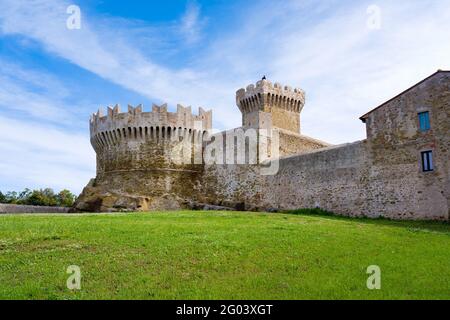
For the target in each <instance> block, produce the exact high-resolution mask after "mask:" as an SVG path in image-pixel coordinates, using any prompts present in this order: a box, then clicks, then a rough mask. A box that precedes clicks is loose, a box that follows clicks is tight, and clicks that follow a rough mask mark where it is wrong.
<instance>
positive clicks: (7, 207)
mask: <svg viewBox="0 0 450 320" xmlns="http://www.w3.org/2000/svg"><path fill="white" fill-rule="evenodd" d="M69 209H70V208H66V207H44V206H26V205H17V204H5V203H0V214H4V213H67V212H69Z"/></svg>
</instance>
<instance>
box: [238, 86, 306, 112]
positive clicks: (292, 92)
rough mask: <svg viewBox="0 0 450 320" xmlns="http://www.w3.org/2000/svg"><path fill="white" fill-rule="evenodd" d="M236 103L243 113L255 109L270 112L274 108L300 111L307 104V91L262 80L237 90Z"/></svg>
mask: <svg viewBox="0 0 450 320" xmlns="http://www.w3.org/2000/svg"><path fill="white" fill-rule="evenodd" d="M236 104H237V106H238V107H239V110H241V112H242V113H249V112H253V111H258V110H259V111H266V112H269V111H270V110H271V109H272V108H280V109H284V110H287V111H292V112H297V113H300V112H301V110H302V108H303V106H304V104H305V92H304V91H303V90H302V89H298V88H294V89H293V88H292V87H290V86H282V85H281V84H279V83H277V82H276V83H275V84H272V82H270V81H268V80H260V81H258V82H257V83H256V85H254V84H250V85H248V86H247V88H246V89H243V88H242V89H239V90H238V91H237V92H236Z"/></svg>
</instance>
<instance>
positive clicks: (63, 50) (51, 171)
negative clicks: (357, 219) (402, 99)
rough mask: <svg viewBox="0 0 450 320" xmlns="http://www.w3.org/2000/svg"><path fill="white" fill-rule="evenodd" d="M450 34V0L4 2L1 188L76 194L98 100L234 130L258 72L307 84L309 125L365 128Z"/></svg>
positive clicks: (449, 62) (327, 130) (434, 61)
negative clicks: (203, 111)
mask: <svg viewBox="0 0 450 320" xmlns="http://www.w3.org/2000/svg"><path fill="white" fill-rule="evenodd" d="M72 4H75V5H77V6H79V7H80V9H81V29H79V30H69V29H68V28H67V27H66V20H67V18H68V17H69V15H68V14H67V13H66V9H67V7H68V6H69V5H72ZM374 5H375V6H376V7H375V8H376V9H377V10H378V11H377V12H379V15H377V17H379V19H378V18H377V20H376V21H377V22H379V23H378V24H377V26H379V28H371V27H370V25H371V24H368V21H369V22H370V21H373V20H371V19H373V18H374V14H373V11H371V10H370V9H369V10H368V8H373V6H374ZM371 6H372V7H371ZM449 34H450V2H449V1H447V0H441V1H438V0H433V1H430V0H428V1H427V0H399V1H389V0H382V1H342V0H339V1H338V0H323V1H316V0H315V1H311V0H301V1H294V0H292V1H289V0H286V1H275V0H272V1H233V0H228V1H222V0H216V1H181V0H177V1H165V2H162V1H158V2H157V1H143V0H142V1H137V0H135V1H133V0H128V1H106V0H105V1H100V0H89V1H88V0H83V1H64V0H61V1H60V0H45V1H44V0H34V1H33V0H28V1H21V0H0V190H2V191H6V190H12V189H22V188H24V187H32V188H39V187H47V186H50V187H53V188H55V189H58V190H59V189H62V188H69V189H71V190H73V191H74V192H80V191H81V189H82V187H83V186H84V185H85V184H86V183H87V182H88V181H89V179H90V178H92V177H94V176H95V154H94V152H93V150H92V148H91V146H90V144H89V132H88V130H89V129H88V119H89V115H90V114H91V113H92V112H94V111H96V110H97V109H98V108H99V107H103V108H105V107H106V106H108V105H114V104H116V103H119V104H121V105H122V106H126V105H127V104H128V103H130V104H133V105H137V104H139V103H143V104H144V109H146V110H149V108H150V107H151V104H152V103H153V102H155V103H162V102H167V103H169V109H171V110H175V108H176V104H177V103H181V104H184V105H191V106H192V107H193V108H194V110H196V109H197V107H200V106H201V107H204V108H207V109H213V119H214V127H215V128H217V129H220V130H221V129H226V128H232V127H237V126H239V125H240V120H241V115H240V113H239V110H238V108H237V107H236V105H235V92H236V90H237V89H239V88H241V87H245V86H247V85H248V84H250V83H254V82H256V81H257V80H259V79H260V78H261V76H262V75H267V77H268V78H269V80H272V81H274V82H275V81H277V82H280V83H283V84H286V85H291V86H293V87H300V88H302V89H304V90H305V91H306V94H307V102H306V105H305V108H304V110H303V112H302V117H301V121H302V133H303V134H305V135H308V136H312V137H314V138H318V139H321V140H324V141H327V142H331V143H336V144H337V143H344V142H351V141H355V140H360V139H364V138H365V128H364V126H363V124H362V123H361V122H360V121H359V120H358V117H359V116H361V115H362V114H364V113H365V112H366V111H368V110H370V109H371V108H373V107H375V106H377V105H378V104H380V103H381V102H383V101H385V100H387V99H389V98H391V97H392V96H394V95H396V94H397V93H399V92H401V91H402V90H404V89H406V88H407V87H408V86H410V85H412V84H414V83H416V82H418V81H419V80H421V79H422V78H424V77H426V76H428V75H429V74H431V73H433V72H435V71H436V70H437V69H450V59H449V58H450V41H449Z"/></svg>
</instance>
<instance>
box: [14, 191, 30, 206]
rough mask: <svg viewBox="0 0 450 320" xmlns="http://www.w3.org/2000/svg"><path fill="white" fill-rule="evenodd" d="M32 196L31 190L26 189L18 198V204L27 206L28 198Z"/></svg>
mask: <svg viewBox="0 0 450 320" xmlns="http://www.w3.org/2000/svg"><path fill="white" fill-rule="evenodd" d="M30 195H31V190H30V189H28V188H25V190H23V191H22V192H20V193H19V195H18V196H17V203H18V204H27V201H28V198H29V197H30Z"/></svg>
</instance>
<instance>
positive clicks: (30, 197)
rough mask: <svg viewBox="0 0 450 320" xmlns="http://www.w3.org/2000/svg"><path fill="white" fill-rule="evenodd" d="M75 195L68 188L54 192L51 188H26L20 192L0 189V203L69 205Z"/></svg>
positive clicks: (50, 205) (71, 203) (73, 200)
mask: <svg viewBox="0 0 450 320" xmlns="http://www.w3.org/2000/svg"><path fill="white" fill-rule="evenodd" d="M76 198H77V197H76V196H75V195H74V194H73V193H72V192H70V191H69V190H62V191H60V192H59V193H55V192H54V191H53V189H50V188H46V189H39V190H30V189H28V188H26V189H25V190H23V191H21V192H16V191H8V192H6V193H2V192H1V191H0V203H9V204H23V205H31V206H49V207H71V206H72V205H73V203H74V202H75V200H76Z"/></svg>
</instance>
